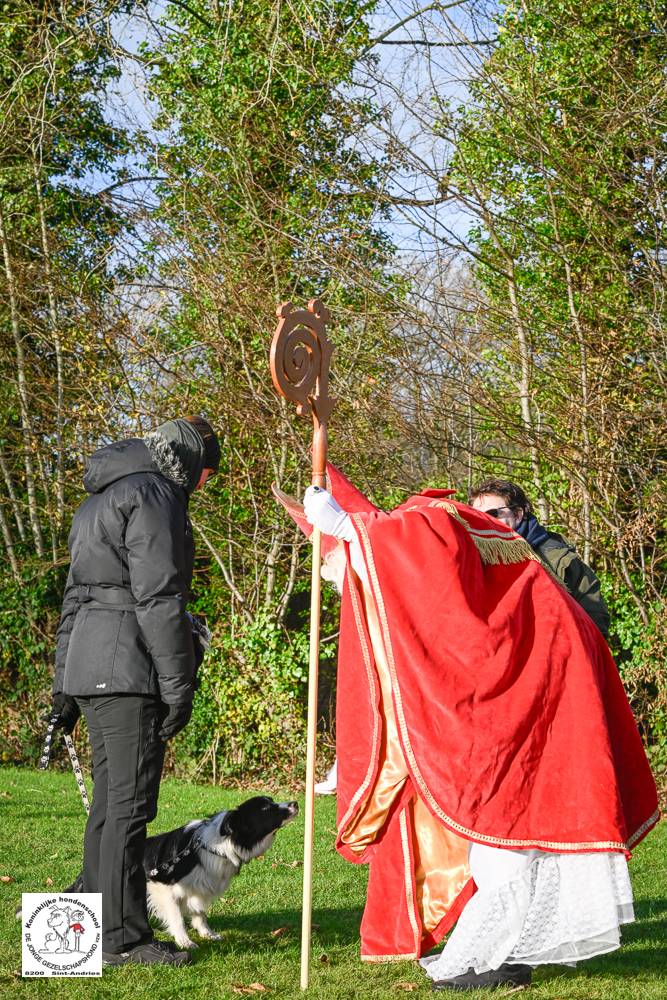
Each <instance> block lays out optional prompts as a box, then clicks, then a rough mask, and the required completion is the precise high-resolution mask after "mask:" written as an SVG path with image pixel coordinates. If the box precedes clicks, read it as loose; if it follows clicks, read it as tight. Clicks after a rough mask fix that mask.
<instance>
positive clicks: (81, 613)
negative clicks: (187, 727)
mask: <svg viewBox="0 0 667 1000" xmlns="http://www.w3.org/2000/svg"><path fill="white" fill-rule="evenodd" d="M184 424H185V421H181V420H178V421H173V422H171V423H170V424H168V425H164V426H165V427H167V428H172V429H173V428H175V429H176V433H175V439H174V438H172V439H171V440H168V439H166V438H164V437H161V436H160V435H155V434H154V435H149V436H148V437H147V438H146V440H145V441H142V440H139V439H136V438H133V439H129V440H127V441H119V442H117V443H115V444H111V445H108V446H107V447H105V448H101V449H100V450H99V451H97V452H95V454H94V455H93V456H92V458H91V459H90V461H89V464H88V468H87V471H86V475H85V476H84V486H85V487H86V490H87V491H88V493H89V494H90V496H89V497H88V498H87V499H86V500H84V502H83V503H82V504H81V506H80V507H79V508H78V510H77V511H76V513H75V515H74V519H73V521H72V530H71V532H70V536H69V548H70V554H71V559H72V562H71V567H70V572H69V577H68V580H67V587H66V590H65V599H64V602H63V610H62V615H61V620H60V626H59V629H58V640H57V647H56V676H55V682H54V688H53V690H54V693H57V692H65V693H66V694H69V695H80V696H84V695H96V694H99V695H108V694H120V693H123V694H149V695H156V696H159V697H160V698H161V699H162V701H164V702H166V703H168V704H178V703H183V702H189V701H191V700H192V695H193V689H194V669H195V657H194V648H193V640H192V632H191V627H190V622H189V619H188V617H187V615H186V611H185V609H186V605H187V602H188V597H189V592H190V584H191V580H192V568H193V557H194V549H193V540H192V528H191V525H190V520H189V518H188V499H189V493H190V492H191V490H192V489H193V488H194V486H195V485H196V483H197V480H198V479H199V475H200V473H201V469H202V466H203V446H202V448H201V454H200V453H199V452H198V451H197V449H198V447H199V445H198V441H199V438H198V435H197V433H196V431H194V429H192V428H191V427H190V425H188V426H187V427H183V426H179V425H184ZM158 430H160V429H158Z"/></svg>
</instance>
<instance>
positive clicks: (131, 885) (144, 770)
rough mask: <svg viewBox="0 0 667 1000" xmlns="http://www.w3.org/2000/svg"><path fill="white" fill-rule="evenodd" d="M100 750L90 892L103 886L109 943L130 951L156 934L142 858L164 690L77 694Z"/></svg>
mask: <svg viewBox="0 0 667 1000" xmlns="http://www.w3.org/2000/svg"><path fill="white" fill-rule="evenodd" d="M76 700H77V702H78V703H79V705H80V706H81V711H82V713H83V715H84V716H85V718H86V722H87V723H88V732H89V734H90V743H91V747H92V751H93V781H94V785H95V787H94V792H93V804H92V806H91V810H90V815H89V817H88V823H87V824H86V833H85V837H84V847H83V892H101V893H102V948H103V950H104V951H107V952H114V953H118V952H121V951H127V950H128V948H132V947H134V946H135V945H137V944H143V943H144V942H146V941H150V940H151V939H152V937H153V932H152V930H151V928H150V925H149V923H148V913H147V909H146V877H145V875H144V870H143V865H142V859H143V851H144V843H145V840H146V824H147V823H149V822H150V820H152V819H154V817H155V814H156V812H157V799H158V793H159V790H160V778H161V776H162V765H163V762H164V748H165V744H164V743H163V741H162V740H161V739H159V737H158V735H157V734H158V729H159V728H160V723H161V720H162V718H163V715H164V708H163V706H162V704H161V702H160V701H159V700H158V699H156V698H148V697H145V696H142V695H109V696H105V697H94V698H77V699H76Z"/></svg>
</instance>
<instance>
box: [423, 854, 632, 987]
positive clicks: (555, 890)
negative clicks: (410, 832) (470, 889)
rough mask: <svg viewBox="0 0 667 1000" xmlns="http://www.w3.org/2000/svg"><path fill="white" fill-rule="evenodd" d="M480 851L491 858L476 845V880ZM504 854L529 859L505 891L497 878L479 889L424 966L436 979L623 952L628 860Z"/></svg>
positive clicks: (628, 907)
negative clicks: (617, 950) (441, 946)
mask: <svg viewBox="0 0 667 1000" xmlns="http://www.w3.org/2000/svg"><path fill="white" fill-rule="evenodd" d="M476 849H477V851H484V852H489V853H488V854H485V855H484V857H485V858H488V857H492V853H490V852H493V848H480V847H479V846H478V845H473V848H472V850H471V855H470V862H471V867H472V869H473V874H475V865H474V863H473V861H474V858H475V855H474V851H475V850H476ZM498 853H502V854H509V853H511V854H512V855H523V860H522V859H521V858H520V857H517V858H516V864H515V871H517V872H518V873H517V874H515V875H514V877H512V878H511V879H510V880H509V881H506V882H504V883H502V884H493V880H492V879H491V880H489V881H490V884H487V886H486V888H485V887H484V885H480V882H478V886H479V890H478V892H477V893H475V895H474V896H473V897H472V899H471V900H470V901H469V903H468V904H467V905H466V907H465V909H464V910H463V912H462V914H461V916H460V917H459V920H458V922H457V924H456V927H455V928H454V930H453V931H452V933H451V935H450V937H449V940H448V941H447V944H446V945H445V947H444V949H443V951H442V952H441V954H440V955H433V956H429V957H427V958H424V959H422V960H421V964H422V965H423V966H424V968H425V969H426V972H427V974H428V975H429V976H430V977H431V978H432V979H451V978H453V977H454V976H460V975H463V974H464V973H466V972H467V971H468V969H470V968H471V967H472V968H474V970H475V972H488V971H489V970H490V969H497V968H499V966H501V965H502V964H503V963H520V964H524V965H533V966H535V965H544V964H547V963H552V962H553V963H565V964H572V963H574V962H577V961H578V960H580V959H585V958H592V957H593V956H594V955H601V954H604V953H605V952H608V951H613V950H614V949H615V948H618V947H619V945H620V929H619V928H620V925H621V924H624V923H630V922H631V921H633V920H634V911H633V907H632V887H631V885H630V877H629V875H628V866H627V862H626V860H625V857H624V855H622V854H617V853H594V854H593V853H591V854H546V853H543V852H541V851H512V852H504V851H503V852H498ZM499 860H500V859H499ZM509 860H510V861H512V859H509ZM485 863H486V864H487V865H488V861H486V862H485ZM522 865H523V870H519V869H521V867H522ZM475 881H478V880H477V878H476V879H475ZM480 881H483V880H481V879H480Z"/></svg>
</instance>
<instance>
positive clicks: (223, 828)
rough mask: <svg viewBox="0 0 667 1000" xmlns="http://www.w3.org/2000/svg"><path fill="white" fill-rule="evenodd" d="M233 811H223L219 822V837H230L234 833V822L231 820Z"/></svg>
mask: <svg viewBox="0 0 667 1000" xmlns="http://www.w3.org/2000/svg"><path fill="white" fill-rule="evenodd" d="M233 816H234V812H233V810H232V812H228V813H225V815H224V816H223V817H222V821H221V823H220V836H221V837H232V836H233V835H234V822H233Z"/></svg>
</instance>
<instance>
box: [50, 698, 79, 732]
mask: <svg viewBox="0 0 667 1000" xmlns="http://www.w3.org/2000/svg"><path fill="white" fill-rule="evenodd" d="M56 715H57V716H58V718H57V719H56V721H55V723H54V726H53V728H54V729H62V731H63V732H64V733H67V735H69V734H70V733H71V732H72V730H73V729H74V727H75V726H76V724H77V722H78V721H79V716H80V715H81V709H80V708H79V706H78V705H77V703H76V701H75V700H74V698H72V696H71V695H69V694H54V695H53V701H52V702H51V718H53V717H54V716H56Z"/></svg>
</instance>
